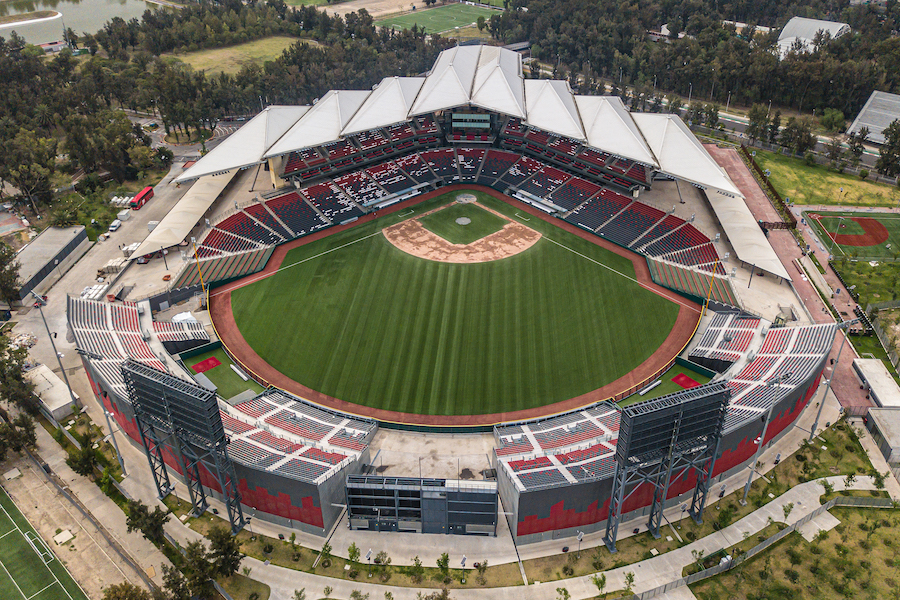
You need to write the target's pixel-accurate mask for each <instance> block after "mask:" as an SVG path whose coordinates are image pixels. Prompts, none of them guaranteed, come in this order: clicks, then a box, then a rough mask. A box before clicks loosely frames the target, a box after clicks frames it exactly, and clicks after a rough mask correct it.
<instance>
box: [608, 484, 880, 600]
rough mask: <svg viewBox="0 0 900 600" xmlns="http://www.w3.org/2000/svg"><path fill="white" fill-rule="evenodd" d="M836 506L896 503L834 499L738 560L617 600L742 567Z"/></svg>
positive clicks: (645, 598)
mask: <svg viewBox="0 0 900 600" xmlns="http://www.w3.org/2000/svg"><path fill="white" fill-rule="evenodd" d="M835 506H857V507H867V508H894V502H893V501H892V500H891V499H890V498H862V497H855V496H838V497H837V498H832V499H831V500H829V501H828V502H826V503H825V504H823V505H822V506H820V507H819V508H817V509H816V510H814V511H812V512H811V513H809V514H808V515H806V516H805V517H803V518H802V519H800V520H799V521H797V522H796V523H794V524H793V525H791V526H790V527H786V528H784V529H782V530H781V531H779V532H778V533H776V534H775V535H773V536H772V537H770V538H769V539H767V540H766V541H764V542H761V543H759V544H757V545H756V546H754V547H753V548H751V549H750V550H748V551H747V553H746V554H742V555H741V556H739V557H737V558H733V559H731V560H729V561H728V562H725V563H720V564H718V565H716V566H714V567H710V568H708V569H704V570H702V571H699V572H697V573H694V574H693V575H688V576H687V577H682V578H681V579H678V580H676V581H670V582H669V583H667V584H665V585H661V586H659V587H657V588H654V589H652V590H647V591H646V592H643V593H641V594H632V595H630V596H620V597H619V598H617V599H616V600H649V599H650V598H655V597H656V596H658V595H660V594H665V593H666V592H668V591H671V590H674V589H676V588H680V587H682V586H685V585H690V584H692V583H696V582H697V581H702V580H704V579H709V578H710V577H715V576H716V575H719V574H721V573H724V572H725V571H730V570H731V569H733V568H735V567H737V566H740V565H741V564H743V563H744V562H745V561H748V560H750V559H751V558H753V557H754V556H756V555H757V554H759V553H760V552H762V551H763V550H766V549H768V548H769V547H771V546H772V545H773V544H777V543H778V542H780V541H781V540H782V539H784V538H785V537H787V536H788V535H790V534H792V533H793V532H795V531H797V529H799V528H800V527H802V526H803V525H805V524H807V523H808V522H810V521H811V520H813V519H815V518H816V517H818V516H819V515H821V514H822V513H823V512H825V511H827V510H831V509H832V508H834V507H835Z"/></svg>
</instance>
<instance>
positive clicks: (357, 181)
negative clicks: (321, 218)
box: [323, 171, 388, 212]
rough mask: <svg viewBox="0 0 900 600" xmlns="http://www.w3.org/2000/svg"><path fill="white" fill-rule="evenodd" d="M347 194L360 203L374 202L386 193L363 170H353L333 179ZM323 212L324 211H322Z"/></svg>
mask: <svg viewBox="0 0 900 600" xmlns="http://www.w3.org/2000/svg"><path fill="white" fill-rule="evenodd" d="M334 183H336V184H337V185H338V186H340V187H341V188H342V189H343V190H344V191H345V192H347V194H348V195H349V196H350V197H351V198H353V199H354V200H356V201H357V202H359V203H360V204H363V205H365V204H368V203H369V202H375V201H376V200H378V199H380V198H384V197H385V196H387V195H388V193H387V192H386V191H384V190H383V189H381V187H380V186H379V185H378V183H377V182H376V181H375V180H374V179H372V178H370V177H369V176H368V175H366V172H365V171H353V172H351V173H347V174H346V175H343V176H341V177H338V178H337V179H335V180H334ZM323 212H324V211H323Z"/></svg>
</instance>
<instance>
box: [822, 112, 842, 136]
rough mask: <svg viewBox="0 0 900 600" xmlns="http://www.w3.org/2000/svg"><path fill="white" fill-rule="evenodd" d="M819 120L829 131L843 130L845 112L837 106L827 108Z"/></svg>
mask: <svg viewBox="0 0 900 600" xmlns="http://www.w3.org/2000/svg"><path fill="white" fill-rule="evenodd" d="M819 121H820V122H821V123H822V127H824V128H825V129H827V130H828V131H832V132H834V131H841V130H842V129H843V128H844V113H842V112H841V111H839V110H837V109H836V108H826V109H825V111H824V112H823V113H822V117H821V118H820V119H819Z"/></svg>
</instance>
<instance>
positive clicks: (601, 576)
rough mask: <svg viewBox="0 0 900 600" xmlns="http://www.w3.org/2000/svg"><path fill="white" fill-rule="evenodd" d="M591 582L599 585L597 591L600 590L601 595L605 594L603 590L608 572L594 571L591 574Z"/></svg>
mask: <svg viewBox="0 0 900 600" xmlns="http://www.w3.org/2000/svg"><path fill="white" fill-rule="evenodd" d="M591 582H592V583H593V584H594V585H596V586H597V591H598V592H600V595H601V596H602V595H603V590H604V588H606V573H594V575H593V576H591Z"/></svg>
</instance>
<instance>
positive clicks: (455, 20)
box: [375, 4, 499, 33]
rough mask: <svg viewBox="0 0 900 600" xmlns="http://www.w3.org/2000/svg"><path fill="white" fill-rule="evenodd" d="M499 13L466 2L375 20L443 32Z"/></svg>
mask: <svg viewBox="0 0 900 600" xmlns="http://www.w3.org/2000/svg"><path fill="white" fill-rule="evenodd" d="M496 14H499V13H498V12H497V11H496V10H491V9H490V8H482V7H480V6H470V5H468V4H447V5H445V6H439V7H437V8H428V9H425V10H417V11H414V12H411V13H407V14H405V15H398V16H395V17H388V18H386V19H382V20H380V21H375V24H376V25H380V26H383V27H391V28H394V29H410V28H411V27H412V26H413V25H418V26H419V27H424V28H425V31H427V32H428V33H443V32H445V31H450V30H451V29H453V28H454V27H463V26H465V25H471V24H472V23H474V22H476V21H477V20H478V17H484V18H485V19H490V18H491V15H496Z"/></svg>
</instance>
